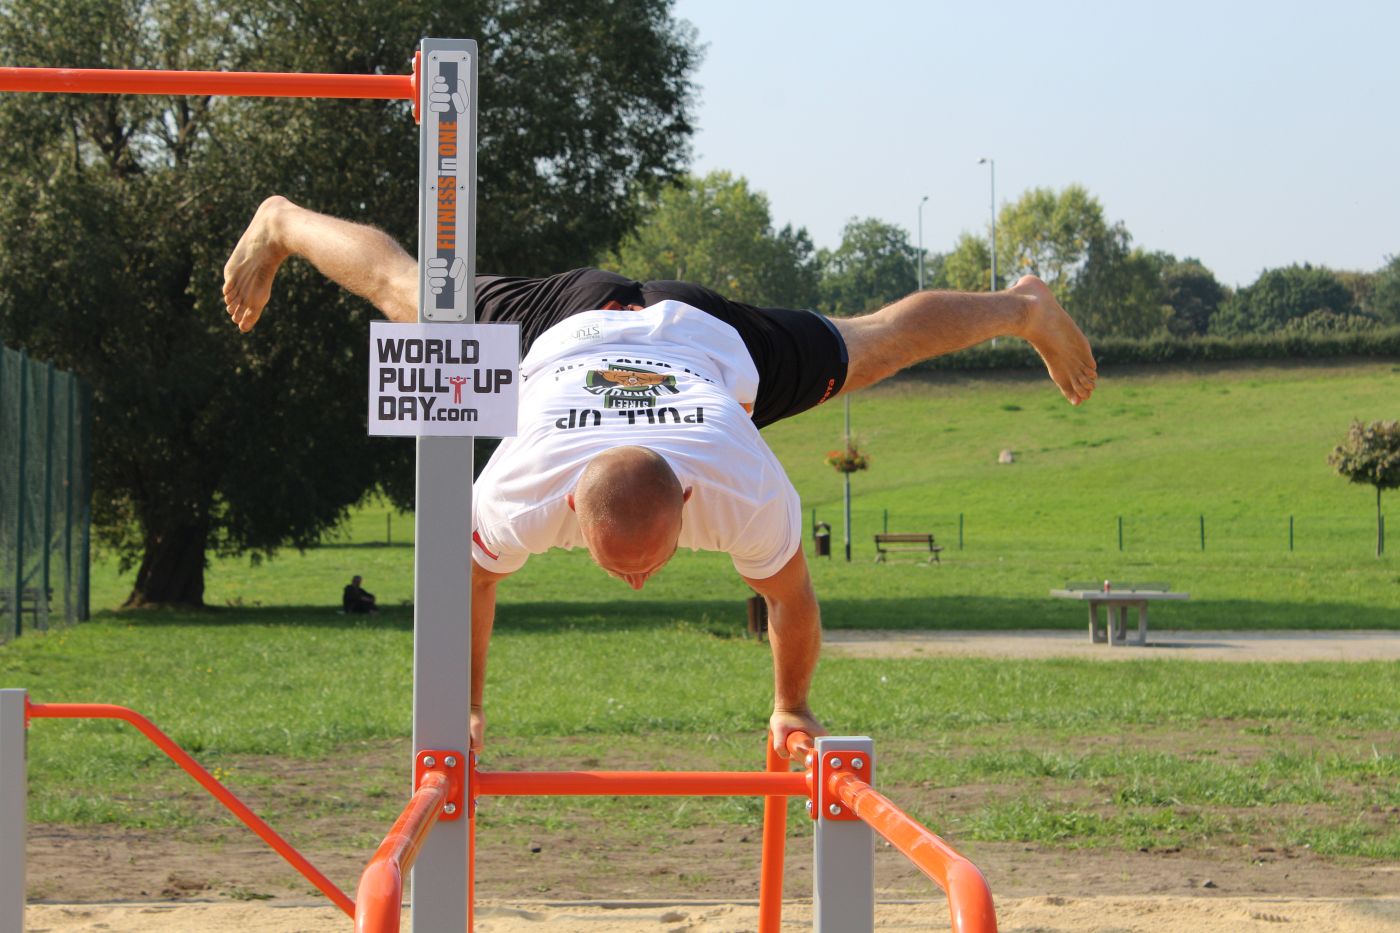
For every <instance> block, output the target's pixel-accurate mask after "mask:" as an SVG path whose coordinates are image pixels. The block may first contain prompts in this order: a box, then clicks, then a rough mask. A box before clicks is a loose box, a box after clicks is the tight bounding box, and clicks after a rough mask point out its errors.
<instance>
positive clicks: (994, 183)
mask: <svg viewBox="0 0 1400 933" xmlns="http://www.w3.org/2000/svg"><path fill="white" fill-rule="evenodd" d="M977 164H978V165H984V164H985V165H988V166H990V167H991V170H992V291H996V290H997V160H996V159H992V158H981V159H978V160H977Z"/></svg>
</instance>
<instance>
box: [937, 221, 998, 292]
mask: <svg viewBox="0 0 1400 933" xmlns="http://www.w3.org/2000/svg"><path fill="white" fill-rule="evenodd" d="M943 276H944V277H945V278H946V279H947V285H948V288H951V289H955V290H957V291H960V292H985V291H988V290H990V289H991V287H992V251H991V250H990V249H988V248H987V241H986V240H980V239H978V238H977V237H975V236H973V235H972V234H970V233H964V234H963V235H962V236H960V237H958V242H957V245H956V246H954V247H953V251H952V252H951V253H949V254H948V257H947V258H946V259H945V260H944V261H943Z"/></svg>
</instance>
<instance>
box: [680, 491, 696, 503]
mask: <svg viewBox="0 0 1400 933" xmlns="http://www.w3.org/2000/svg"><path fill="white" fill-rule="evenodd" d="M694 491H695V487H694V486H687V487H685V492H683V493H681V504H682V505H684V504H685V503H687V502H689V501H690V494H691V493H692V492H694Z"/></svg>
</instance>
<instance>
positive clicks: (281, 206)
mask: <svg viewBox="0 0 1400 933" xmlns="http://www.w3.org/2000/svg"><path fill="white" fill-rule="evenodd" d="M290 256H300V257H301V258H302V259H305V260H306V261H307V262H310V263H311V264H312V265H313V266H315V267H316V268H317V269H318V270H320V272H321V273H322V274H323V275H325V276H326V278H328V279H330V280H331V281H332V282H335V283H336V284H337V285H339V286H341V287H342V288H344V289H346V290H347V291H351V292H354V293H355V294H356V295H359V296H361V297H363V298H368V299H369V300H370V301H371V302H372V303H373V304H374V306H375V307H376V308H378V309H379V310H380V311H381V312H383V314H384V316H385V317H387V318H388V319H389V320H391V321H397V322H399V323H412V322H414V321H417V320H418V260H416V259H414V258H413V257H412V256H410V255H408V253H406V252H404V250H403V248H402V247H401V246H399V244H397V243H395V242H394V240H393V239H392V238H391V237H390V236H389V235H388V234H386V233H384V232H383V231H381V230H376V229H375V228H374V227H366V226H363V225H361V224H355V223H350V222H349V221H346V220H339V219H337V218H335V217H330V216H327V215H325V214H318V213H316V212H315V211H309V210H307V209H306V208H304V207H300V206H298V205H296V204H293V203H292V202H291V201H288V200H287V199H286V198H283V197H276V196H274V197H270V198H268V199H267V200H266V201H264V202H263V203H262V205H261V206H260V207H259V208H258V211H257V213H256V214H254V215H253V219H252V221H250V222H249V224H248V229H247V230H245V231H244V232H243V236H242V237H241V238H240V239H239V241H238V245H237V246H235V247H234V250H233V255H231V256H230V257H229V259H228V262H227V263H225V264H224V305H225V307H227V309H228V314H229V317H230V318H231V319H232V320H233V323H234V324H236V325H238V329H239V330H241V331H243V332H245V333H246V332H247V331H250V330H252V329H253V325H255V324H257V323H258V318H259V317H261V316H262V312H263V308H264V307H266V306H267V302H268V299H269V298H270V297H271V296H272V280H273V278H274V277H276V275H277V270H278V269H279V268H281V266H282V263H284V262H286V260H287V258H288V257H290Z"/></svg>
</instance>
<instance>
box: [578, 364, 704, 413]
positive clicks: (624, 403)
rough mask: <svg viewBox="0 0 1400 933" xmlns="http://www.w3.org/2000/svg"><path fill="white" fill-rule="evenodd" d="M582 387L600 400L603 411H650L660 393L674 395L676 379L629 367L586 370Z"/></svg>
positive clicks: (676, 392) (677, 391)
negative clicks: (640, 409)
mask: <svg viewBox="0 0 1400 933" xmlns="http://www.w3.org/2000/svg"><path fill="white" fill-rule="evenodd" d="M583 387H584V388H585V389H587V390H588V391H589V392H592V393H593V394H594V395H601V396H602V397H603V407H604V408H654V407H656V397H657V396H658V395H661V394H662V393H663V392H669V393H670V394H672V395H676V394H678V393H679V392H680V389H677V388H676V377H675V376H670V375H662V374H661V373H654V372H651V371H650V370H646V369H634V368H632V367H630V366H610V367H609V368H607V369H590V370H589V371H588V375H587V376H586V377H585V378H584V380H583Z"/></svg>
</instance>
